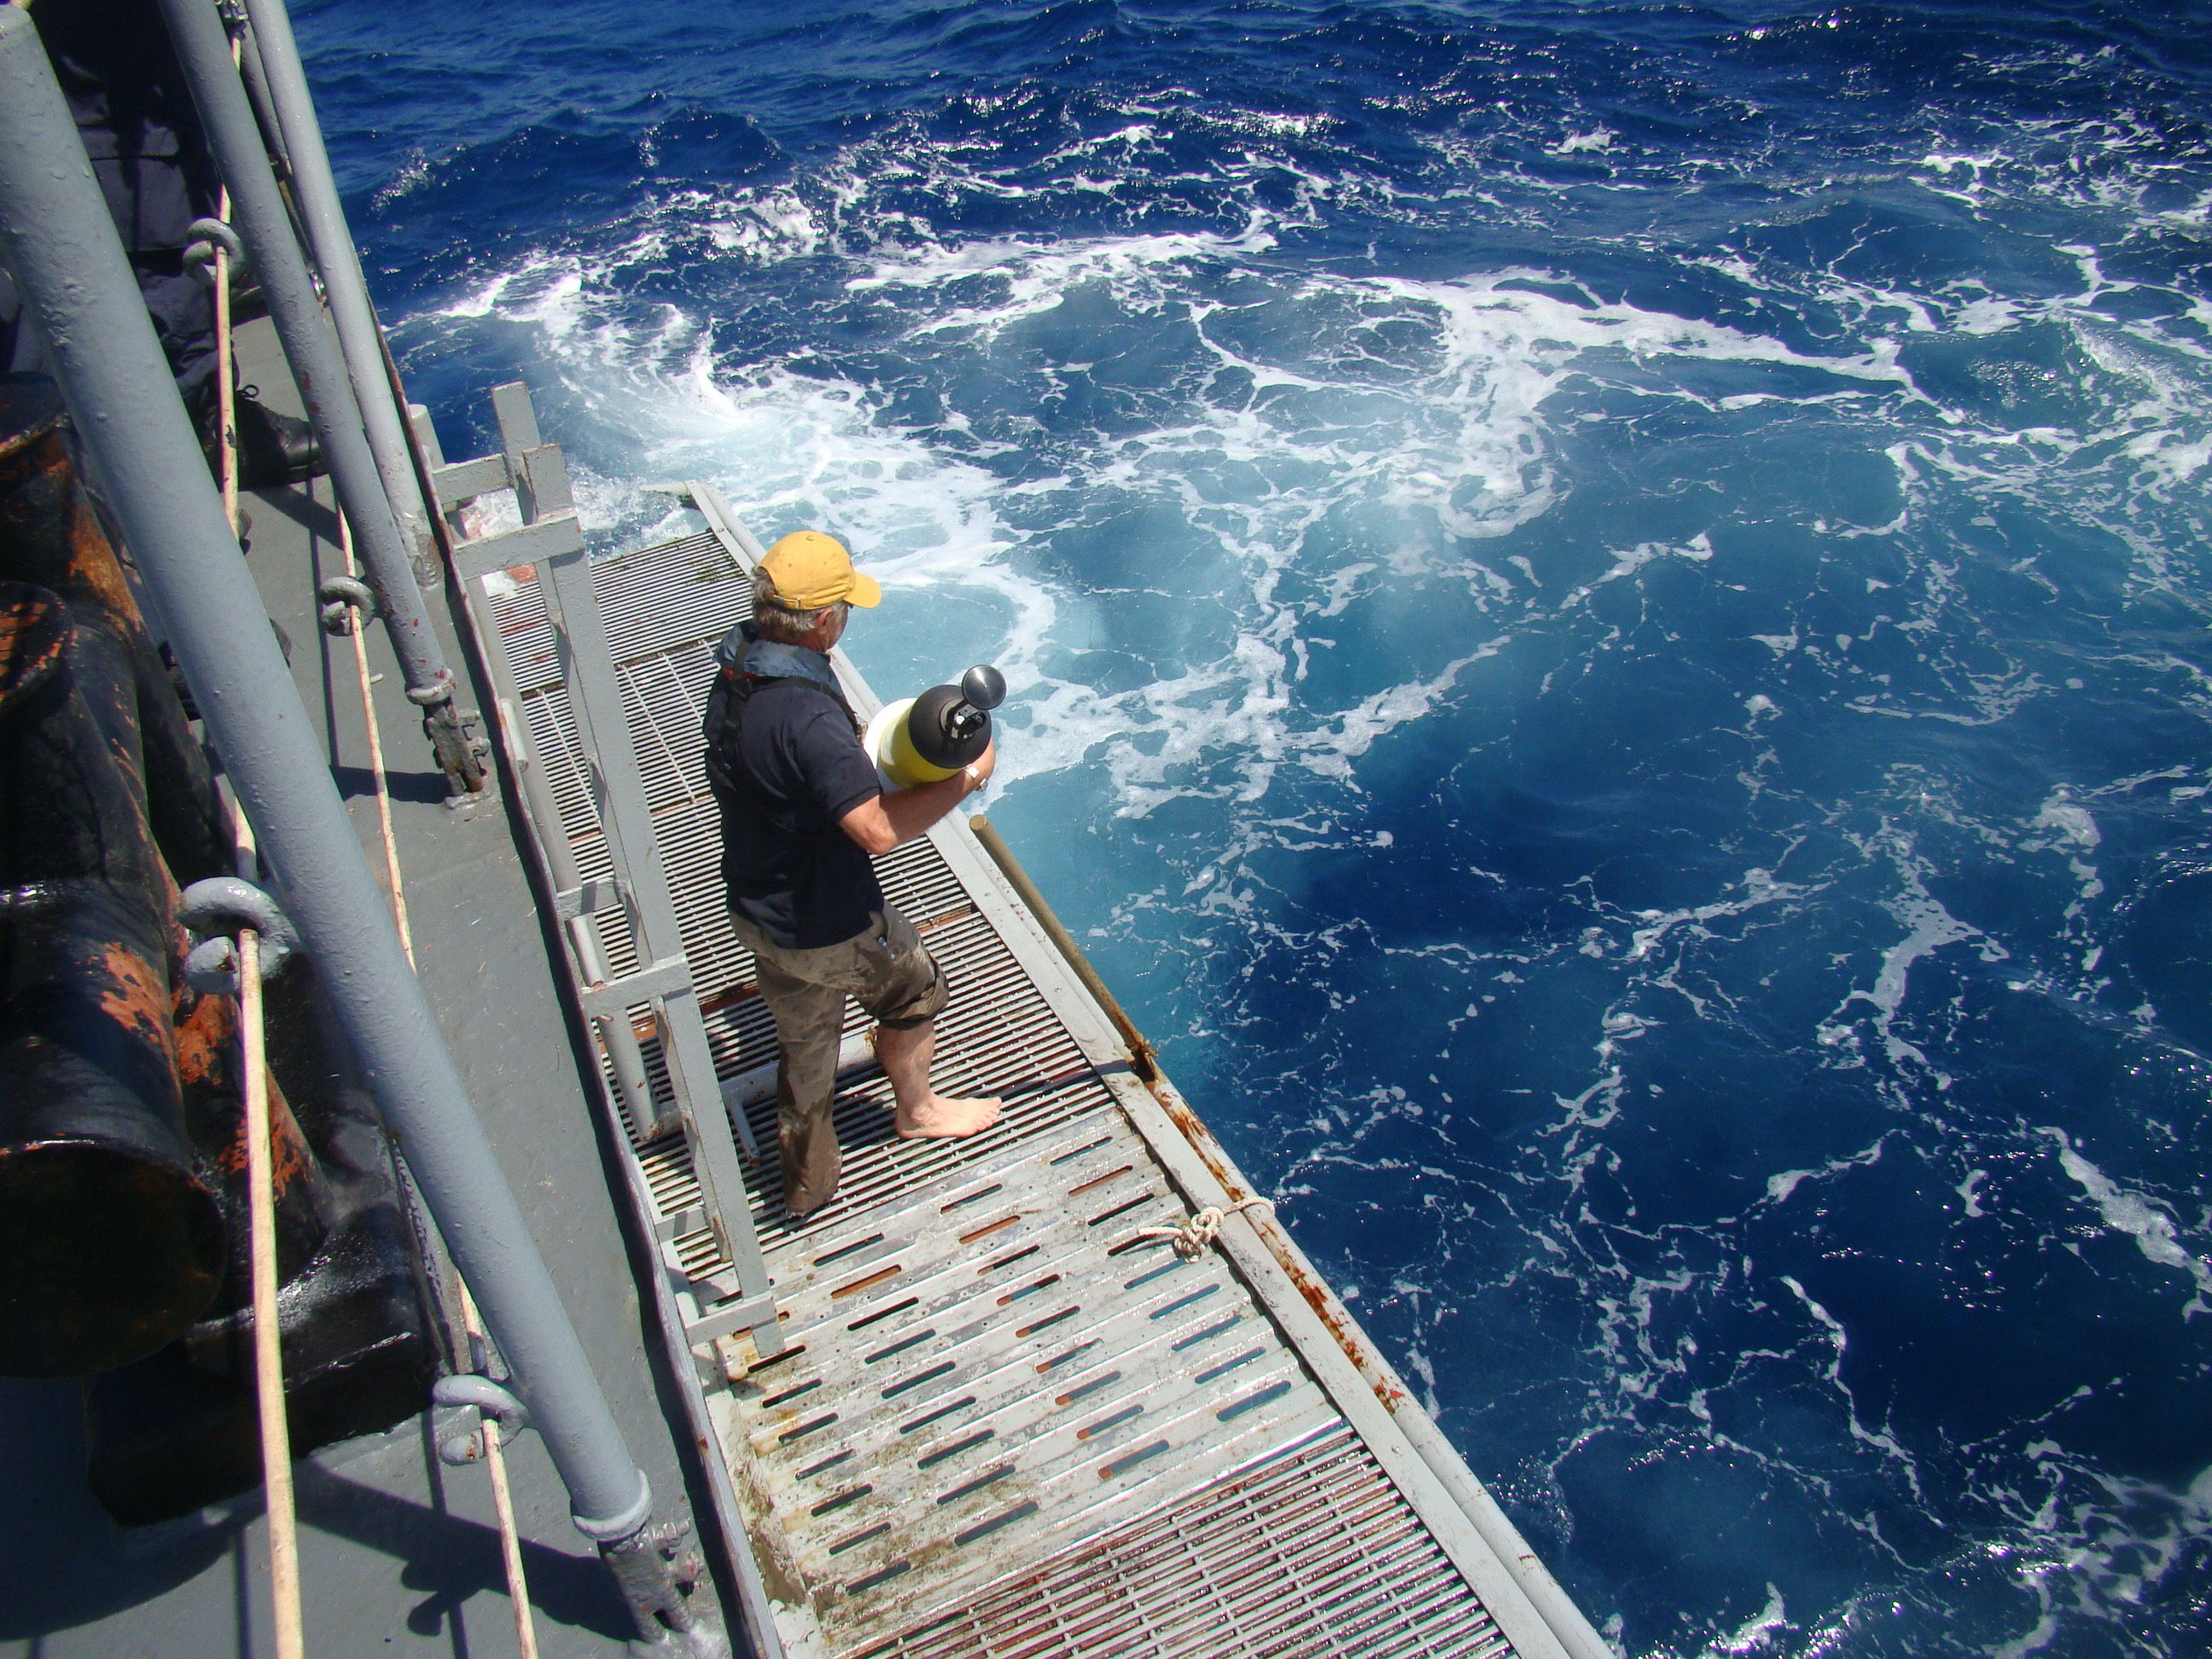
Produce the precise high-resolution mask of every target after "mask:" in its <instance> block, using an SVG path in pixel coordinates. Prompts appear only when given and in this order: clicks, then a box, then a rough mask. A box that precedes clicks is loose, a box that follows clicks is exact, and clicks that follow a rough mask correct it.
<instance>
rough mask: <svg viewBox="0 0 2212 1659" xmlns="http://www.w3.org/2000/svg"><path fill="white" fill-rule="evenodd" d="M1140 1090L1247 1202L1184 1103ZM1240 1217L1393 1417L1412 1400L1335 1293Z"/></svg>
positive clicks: (1266, 1232)
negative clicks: (1395, 1379) (1150, 1097)
mask: <svg viewBox="0 0 2212 1659" xmlns="http://www.w3.org/2000/svg"><path fill="white" fill-rule="evenodd" d="M1146 1086H1147V1087H1149V1088H1150V1089H1151V1091H1152V1098H1153V1099H1155V1100H1157V1101H1158V1102H1159V1103H1160V1109H1162V1110H1163V1111H1164V1112H1166V1113H1167V1115H1168V1117H1169V1119H1170V1121H1172V1122H1173V1123H1174V1124H1175V1126H1176V1128H1178V1129H1180V1130H1181V1131H1182V1135H1183V1139H1186V1140H1188V1141H1189V1142H1190V1144H1191V1147H1192V1150H1193V1151H1194V1152H1197V1154H1198V1155H1199V1157H1200V1158H1201V1159H1203V1160H1204V1162H1205V1164H1206V1168H1207V1169H1208V1170H1211V1171H1212V1174H1213V1177H1214V1179H1215V1180H1217V1181H1218V1182H1220V1183H1221V1187H1222V1190H1223V1191H1224V1192H1225V1193H1227V1194H1229V1199H1230V1201H1231V1203H1241V1202H1243V1200H1246V1199H1248V1198H1250V1197H1252V1196H1253V1193H1252V1191H1251V1189H1250V1188H1248V1187H1246V1186H1245V1185H1244V1183H1243V1182H1241V1181H1239V1180H1237V1177H1236V1167H1235V1166H1234V1165H1233V1164H1231V1163H1230V1161H1229V1155H1228V1153H1227V1152H1225V1151H1224V1150H1223V1149H1222V1146H1221V1143H1220V1142H1219V1141H1218V1140H1216V1139H1214V1138H1213V1131H1212V1130H1211V1129H1209V1128H1207V1127H1206V1125H1205V1124H1204V1123H1203V1122H1202V1121H1200V1118H1199V1115H1198V1114H1197V1113H1196V1112H1194V1111H1193V1110H1191V1109H1190V1104H1189V1103H1188V1102H1187V1101H1185V1100H1184V1099H1183V1098H1182V1096H1181V1095H1179V1094H1177V1093H1176V1091H1175V1090H1174V1089H1173V1088H1171V1087H1169V1086H1167V1085H1165V1084H1164V1081H1163V1082H1155V1083H1152V1084H1149V1085H1146ZM1245 1214H1246V1218H1248V1219H1249V1220H1250V1221H1251V1222H1252V1225H1253V1226H1254V1227H1255V1228H1256V1229H1257V1230H1258V1231H1259V1234H1260V1237H1261V1238H1262V1239H1263V1240H1265V1241H1266V1243H1267V1253H1268V1254H1269V1255H1272V1256H1273V1257H1274V1258H1275V1265H1276V1266H1278V1267H1280V1268H1281V1269H1282V1270H1283V1272H1284V1273H1285V1276H1287V1277H1288V1278H1289V1279H1290V1281H1291V1285H1294V1286H1295V1287H1296V1288H1297V1292H1298V1294H1299V1295H1300V1296H1302V1297H1304V1298H1305V1301H1306V1305H1307V1306H1308V1307H1310V1308H1311V1309H1312V1310H1314V1313H1315V1315H1316V1317H1318V1318H1319V1319H1320V1321H1321V1322H1322V1325H1323V1326H1324V1327H1325V1328H1327V1329H1328V1334H1329V1335H1330V1336H1332V1337H1333V1338H1334V1339H1335V1340H1336V1346H1338V1347H1340V1348H1341V1349H1343V1350H1344V1353H1345V1357H1346V1358H1347V1359H1349V1360H1351V1361H1352V1364H1353V1365H1354V1366H1355V1367H1356V1368H1357V1369H1358V1372H1359V1374H1360V1376H1362V1377H1364V1378H1365V1379H1366V1382H1367V1386H1368V1387H1369V1388H1370V1389H1373V1390H1374V1391H1375V1397H1376V1399H1377V1400H1379V1401H1382V1402H1383V1410H1385V1411H1387V1412H1389V1413H1392V1414H1393V1415H1394V1416H1395V1414H1396V1413H1397V1411H1398V1408H1399V1407H1401V1406H1403V1405H1407V1404H1410V1403H1411V1401H1412V1398H1413V1396H1412V1395H1409V1394H1407V1392H1406V1390H1405V1389H1402V1388H1401V1387H1399V1386H1398V1385H1397V1383H1395V1381H1393V1380H1392V1379H1391V1376H1390V1373H1389V1371H1387V1370H1384V1369H1383V1367H1382V1366H1381V1364H1379V1358H1380V1357H1379V1356H1378V1355H1377V1354H1376V1352H1375V1350H1374V1348H1373V1347H1372V1346H1370V1344H1369V1342H1368V1340H1367V1334H1366V1333H1365V1332H1364V1331H1362V1330H1361V1329H1360V1328H1359V1327H1358V1325H1357V1324H1355V1323H1354V1322H1353V1321H1352V1314H1351V1312H1350V1310H1348V1309H1346V1307H1345V1305H1344V1304H1343V1303H1341V1302H1340V1301H1339V1300H1337V1297H1336V1293H1335V1292H1334V1291H1332V1290H1330V1289H1329V1287H1328V1285H1326V1284H1325V1283H1323V1282H1322V1280H1321V1279H1318V1278H1316V1276H1315V1275H1314V1274H1313V1273H1311V1272H1310V1271H1308V1269H1307V1268H1306V1266H1305V1264H1304V1262H1303V1261H1300V1260H1299V1259H1298V1257H1297V1255H1295V1254H1293V1253H1292V1252H1291V1251H1289V1250H1287V1249H1281V1248H1280V1247H1279V1245H1278V1243H1277V1242H1276V1235H1277V1229H1278V1226H1279V1224H1278V1223H1277V1222H1276V1221H1275V1219H1274V1217H1273V1213H1272V1212H1270V1213H1268V1214H1267V1215H1266V1216H1264V1217H1261V1216H1259V1215H1256V1214H1255V1213H1254V1212H1250V1211H1247V1212H1245Z"/></svg>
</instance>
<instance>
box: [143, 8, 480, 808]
mask: <svg viewBox="0 0 2212 1659" xmlns="http://www.w3.org/2000/svg"><path fill="white" fill-rule="evenodd" d="M161 15H162V16H163V18H164V19H165V20H166V21H167V23H168V26H169V36H170V39H171V40H172V41H173V43H174V45H175V46H176V48H177V58H178V61H179V64H182V66H183V68H184V71H185V81H186V82H188V83H189V84H190V85H191V92H192V102H193V104H194V106H196V107H197V109H198V111H199V116H200V125H202V127H204V129H205V130H206V132H207V137H208V144H209V147H210V149H212V150H213V151H214V152H215V158H216V166H217V167H219V168H220V169H221V170H222V177H223V182H224V183H225V184H227V185H229V186H230V197H231V215H232V217H233V219H234V221H235V223H236V228H237V230H238V234H239V237H240V240H242V241H243V242H244V243H245V244H246V254H247V257H248V258H250V259H252V263H253V268H254V271H255V273H256V275H257V276H258V277H259V278H260V282H261V291H262V294H263V295H264V297H265V298H266V299H267V300H268V301H269V315H270V319H271V320H273V321H274V322H275V323H276V332H277V336H278V337H279V338H281V339H282V340H283V343H284V356H285V358H286V360H287V361H288V362H289V363H290V364H291V368H292V375H293V378H294V379H295V380H296V381H297V382H298V383H299V387H300V396H301V398H302V399H303V400H304V401H305V403H306V404H307V418H308V419H309V420H310V421H312V422H313V423H314V428H315V438H316V441H318V442H319V444H320V445H321V446H322V452H323V459H324V461H325V464H326V465H328V466H329V468H330V473H331V483H333V484H335V485H336V486H337V493H338V505H339V507H341V509H343V512H344V513H345V515H346V519H347V520H348V522H349V523H350V524H351V525H352V526H353V533H354V540H355V542H356V544H358V545H359V547H360V549H361V554H362V563H363V564H364V565H366V566H367V567H368V574H369V580H370V582H371V583H372V585H373V586H374V587H375V588H376V591H377V598H378V599H379V601H380V608H381V610H382V612H383V616H384V623H385V628H386V630H387V631H388V632H389V633H390V635H391V636H392V649H393V651H394V652H395V653H397V654H398V658H399V665H400V670H401V671H402V673H403V674H404V676H405V678H406V681H407V696H408V699H409V701H410V702H413V703H415V704H416V706H417V707H419V708H421V709H422V726H423V730H424V731H425V732H426V733H427V734H428V737H429V738H430V743H431V746H432V747H433V748H434V749H435V750H436V752H437V757H438V764H439V766H440V767H441V769H443V770H444V771H445V773H446V775H447V777H448V778H449V779H451V780H452V781H453V784H454V786H455V787H458V788H459V789H461V790H463V791H465V792H466V793H474V792H475V791H477V790H478V789H480V788H482V787H483V776H484V771H483V756H482V754H481V753H480V752H479V751H478V750H477V746H476V744H475V743H474V742H473V741H472V739H471V736H470V733H469V732H468V730H467V727H466V726H465V722H464V721H463V720H462V718H461V714H460V710H459V708H458V707H457V706H456V704H455V702H454V701H453V690H454V683H453V671H452V670H451V669H449V668H447V666H446V659H445V653H444V652H443V651H442V650H441V648H440V647H439V645H438V638H437V635H435V634H434V633H432V632H431V629H430V616H429V612H428V611H427V610H426V609H425V608H424V606H423V604H422V590H421V588H420V587H418V586H416V580H415V569H414V562H413V559H412V556H411V555H410V552H409V550H408V546H407V543H406V539H405V538H404V536H403V535H402V534H401V532H400V529H399V521H398V519H397V517H395V516H394V514H393V513H392V502H391V501H390V499H389V498H388V497H386V495H385V493H384V482H383V479H382V478H381V477H380V475H379V474H378V471H377V467H376V458H375V456H374V454H373V453H370V450H369V447H368V439H367V438H366V437H365V436H364V435H362V413H361V405H360V404H359V402H358V401H357V400H356V398H355V397H354V392H353V383H352V381H351V380H349V378H348V376H347V374H346V368H345V364H344V362H343V359H342V358H341V357H340V356H339V355H338V352H337V347H336V345H335V344H334V343H332V341H331V335H330V331H329V330H328V329H327V328H325V326H324V325H323V310H322V307H321V305H320V304H319V302H318V301H317V300H316V297H315V288H314V283H313V278H311V277H310V276H308V274H307V260H306V258H305V257H304V256H303V255H302V254H301V251H300V245H299V243H298V242H296V241H295V240H293V235H292V225H291V221H290V219H289V216H287V215H286V213H285V210H284V198H283V196H282V195H281V194H279V193H278V191H277V188H276V173H274V172H273V171H272V170H271V169H270V165H269V155H268V152H267V151H266V150H264V149H263V148H262V142H261V129H260V127H259V126H258V125H257V124H256V123H255V121H254V118H253V109H252V105H251V104H249V103H248V102H247V101H246V88H245V86H244V84H243V83H242V82H240V79H239V76H238V71H237V70H236V69H234V67H233V66H232V64H231V61H230V39H229V36H228V34H227V33H225V32H224V29H223V25H222V18H221V17H220V16H218V15H216V9H215V5H214V3H213V0H161Z"/></svg>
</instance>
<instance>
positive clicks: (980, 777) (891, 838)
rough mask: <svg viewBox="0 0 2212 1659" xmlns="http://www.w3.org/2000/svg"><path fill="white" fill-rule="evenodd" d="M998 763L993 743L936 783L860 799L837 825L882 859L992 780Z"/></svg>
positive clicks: (995, 747)
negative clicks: (959, 768)
mask: <svg viewBox="0 0 2212 1659" xmlns="http://www.w3.org/2000/svg"><path fill="white" fill-rule="evenodd" d="M998 763H999V746H998V744H995V743H994V744H991V745H990V746H989V747H988V748H987V749H985V750H983V752H982V754H981V756H980V757H978V758H977V759H976V760H975V762H974V763H972V764H970V765H969V766H967V767H965V768H963V769H962V770H960V771H957V772H955V773H954V774H953V775H951V777H949V778H939V780H938V781H936V782H935V783H918V784H916V785H915V787H913V788H911V789H897V790H894V791H892V792H891V793H890V794H888V795H876V796H872V797H871V798H870V799H866V800H864V801H862V802H861V803H860V805H858V806H855V807H854V809H853V810H852V811H849V812H848V813H846V814H845V816H844V817H842V818H839V819H838V820H837V825H838V828H840V829H842V830H843V831H844V832H845V833H846V834H847V835H848V836H851V837H852V838H853V839H854V841H856V842H859V843H860V846H861V847H862V848H866V850H867V851H868V852H869V853H870V854H873V855H874V856H876V857H878V858H881V857H882V856H883V855H884V854H885V853H888V852H890V850H891V849H892V848H895V847H903V846H904V845H905V844H906V843H907V842H910V841H912V840H913V839H914V838H915V836H919V835H921V834H922V833H923V832H924V831H925V830H927V829H928V828H929V826H930V825H931V824H933V823H936V822H937V821H938V819H939V818H941V817H944V816H945V814H946V813H947V812H950V811H951V810H952V809H953V808H954V807H956V806H957V805H959V804H960V803H961V802H962V801H963V800H964V799H967V798H968V797H969V795H972V794H974V793H975V792H976V791H977V790H978V789H981V787H983V786H984V785H985V784H986V783H988V782H989V781H991V773H992V770H993V769H994V768H995V767H996V766H997V765H998Z"/></svg>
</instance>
